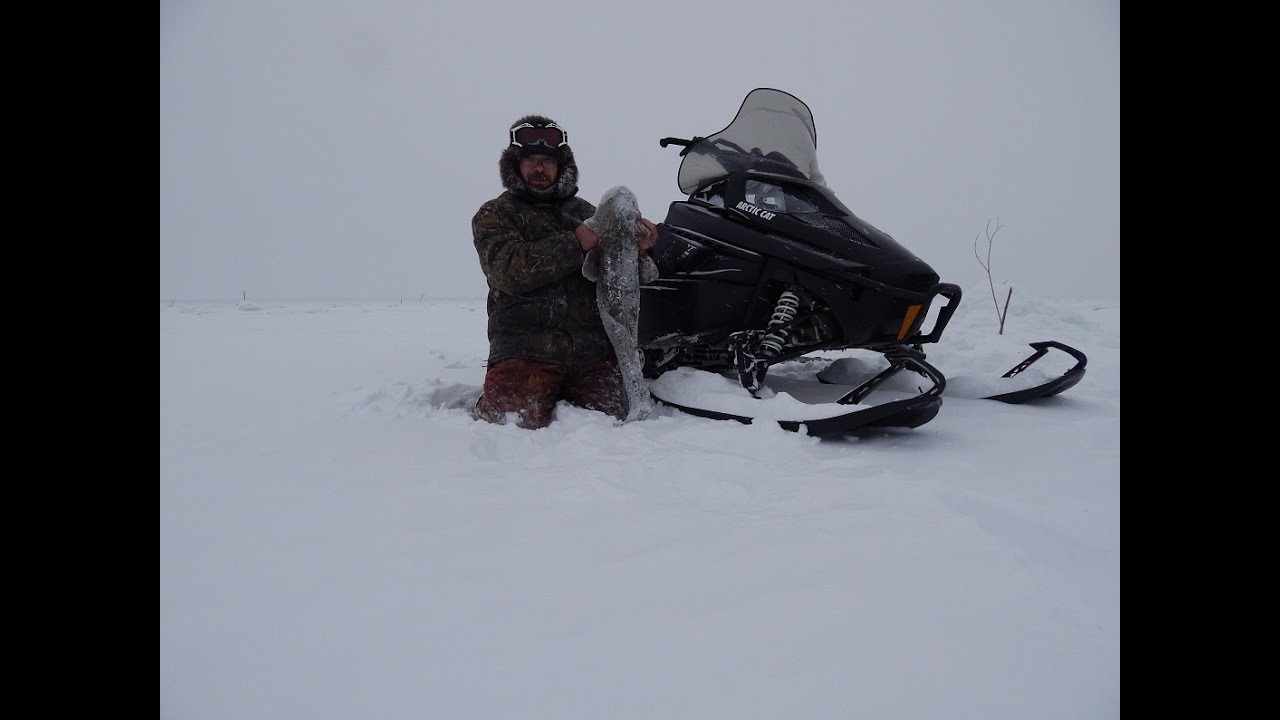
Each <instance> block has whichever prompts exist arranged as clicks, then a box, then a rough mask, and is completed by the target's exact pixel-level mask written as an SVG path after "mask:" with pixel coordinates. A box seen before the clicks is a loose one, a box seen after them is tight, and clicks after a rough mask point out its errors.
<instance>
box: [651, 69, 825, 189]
mask: <svg viewBox="0 0 1280 720" xmlns="http://www.w3.org/2000/svg"><path fill="white" fill-rule="evenodd" d="M748 170H755V171H757V172H766V173H774V174H777V175H789V176H791V177H796V178H801V179H803V180H808V181H810V182H813V183H816V184H818V185H824V186H825V185H826V181H825V180H824V179H823V177H822V173H821V172H819V171H818V131H817V130H816V129H815V128H814V125H813V113H811V112H809V106H808V105H805V104H804V103H803V102H801V101H800V99H799V98H797V97H795V96H794V95H791V94H790V93H785V92H782V91H781V90H774V89H772V88H757V89H755V90H752V91H751V92H749V93H747V97H746V99H745V100H743V101H742V107H741V108H740V109H739V110H738V115H737V116H736V117H735V118H734V119H733V122H731V123H729V126H728V127H726V128H725V129H723V130H721V131H720V132H718V133H715V134H714V135H711V136H709V137H706V138H704V139H702V140H701V141H699V142H697V143H695V144H694V145H693V146H691V147H690V148H689V150H688V153H687V154H686V155H685V157H684V161H683V162H681V163H680V172H679V174H678V175H677V176H676V182H677V183H679V185H680V191H681V192H683V193H685V194H686V195H691V194H693V193H694V192H695V191H697V190H698V189H699V188H701V187H703V186H705V185H707V184H708V183H710V182H712V181H713V180H716V179H717V178H722V177H724V176H725V175H728V174H729V173H732V172H745V171H748Z"/></svg>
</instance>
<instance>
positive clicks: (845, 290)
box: [639, 88, 1086, 435]
mask: <svg viewBox="0 0 1280 720" xmlns="http://www.w3.org/2000/svg"><path fill="white" fill-rule="evenodd" d="M659 142H660V144H661V145H662V146H663V147H667V146H668V145H677V146H681V147H683V148H684V149H683V150H681V151H680V155H681V156H682V157H683V158H684V159H683V160H682V162H681V164H680V169H679V172H678V176H677V182H678V184H679V186H680V191H681V192H682V193H684V194H685V195H687V196H688V199H686V200H681V201H676V202H673V203H671V205H670V208H669V210H668V213H667V216H666V219H665V221H664V222H662V223H659V224H658V230H659V233H658V238H659V239H658V244H657V247H656V248H655V249H654V253H653V256H654V259H655V260H656V261H657V264H658V268H659V270H660V273H661V274H660V276H659V278H658V279H657V280H655V281H653V282H651V283H648V284H646V285H645V286H643V287H642V288H641V302H640V322H639V342H640V347H641V349H642V352H643V354H644V360H645V363H644V374H645V376H646V377H647V378H649V379H650V391H651V393H652V394H653V396H654V397H655V398H656V399H657V400H659V401H660V402H662V403H663V404H665V405H668V406H672V407H676V408H678V409H680V410H683V411H685V412H688V413H691V414H695V415H701V416H704V417H712V418H718V419H730V420H738V421H741V422H751V421H753V420H759V419H769V420H774V421H777V422H778V423H779V424H780V425H781V426H782V427H784V428H787V429H789V430H801V429H804V430H805V431H807V432H808V433H809V434H810V435H842V434H852V433H857V432H858V431H860V430H863V429H867V428H884V427H906V428H914V427H919V426H920V425H923V424H925V423H927V422H929V421H930V420H932V419H933V418H934V417H935V416H936V415H937V414H938V411H939V409H940V408H941V407H942V395H943V391H944V389H945V388H946V378H945V377H944V376H943V374H942V372H940V371H939V370H938V369H937V368H935V367H934V366H932V365H931V364H929V362H928V361H927V360H926V359H925V352H924V350H923V348H924V346H925V345H927V344H930V343H936V342H938V341H939V340H940V339H941V337H942V333H943V331H944V330H945V329H946V327H947V323H948V322H949V321H950V320H951V316H952V315H953V314H954V313H955V310H956V308H957V307H958V306H959V302H960V298H961V291H960V288H959V287H958V286H956V285H954V284H951V283H944V282H940V279H939V277H938V274H937V273H936V272H934V270H933V268H931V267H930V266H929V265H928V264H927V263H925V262H924V261H923V260H921V259H920V258H918V257H916V256H915V255H914V254H912V253H911V252H910V251H909V250H907V249H906V248H905V247H903V246H902V245H900V244H898V242H897V241H896V240H894V239H893V238H892V237H890V236H889V235H887V234H885V233H883V232H881V231H880V230H878V229H876V228H875V227H873V226H872V225H870V224H869V223H867V222H866V221H864V220H862V219H861V218H859V217H858V216H856V215H854V214H853V212H852V211H850V210H849V208H847V207H846V206H845V205H844V204H843V203H842V202H841V201H840V200H839V199H838V198H837V197H836V196H835V194H834V193H833V192H832V191H831V190H830V189H829V188H828V187H827V186H826V182H825V180H824V178H823V176H822V174H821V172H820V171H819V170H818V163H817V132H816V130H815V127H814V123H813V115H812V114H811V113H810V111H809V108H808V106H807V105H805V104H804V103H803V102H802V101H800V100H799V99H798V98H796V97H795V96H793V95H791V94H789V93H786V92H782V91H780V90H775V89H771V88H758V89H755V90H752V91H751V92H750V93H748V94H747V97H746V99H745V100H743V103H742V107H741V108H740V109H739V110H738V114H737V116H736V117H735V118H734V120H733V122H732V123H730V124H729V125H728V126H727V127H726V128H725V129H723V130H721V131H719V132H717V133H715V134H713V135H710V136H708V137H693V138H691V139H680V138H663V139H662V140H661V141H659ZM1032 347H1033V349H1034V350H1035V352H1034V353H1033V354H1032V355H1030V356H1029V357H1027V358H1026V359H1025V360H1023V361H1022V362H1021V363H1019V364H1018V365H1016V366H1014V367H1013V368H1012V369H1010V370H1009V371H1008V372H1007V373H1005V375H1004V377H1006V378H1010V377H1013V376H1015V375H1018V374H1020V373H1022V372H1023V371H1024V370H1026V369H1027V368H1028V367H1030V366H1031V365H1032V364H1033V363H1035V362H1036V361H1037V360H1039V359H1040V358H1042V357H1044V356H1045V354H1047V353H1048V352H1050V351H1060V352H1065V353H1067V354H1068V355H1070V356H1071V357H1072V358H1074V359H1075V361H1076V362H1075V365H1073V366H1072V367H1071V368H1070V369H1068V370H1067V371H1066V372H1064V373H1062V374H1060V375H1058V376H1056V377H1053V378H1051V379H1049V380H1047V381H1044V382H1040V383H1038V384H1035V385H1033V386H1031V387H1019V388H1018V389H1017V390H1014V391H1011V392H1002V393H999V394H993V395H990V396H988V397H990V398H991V399H993V400H1000V401H1004V402H1012V403H1021V402H1027V401H1029V400H1034V399H1036V398H1039V397H1045V396H1049V395H1055V394H1058V393H1061V392H1063V391H1064V390H1067V389H1068V388H1070V387H1072V386H1073V385H1075V384H1076V383H1078V382H1079V381H1080V379H1081V378H1082V377H1083V376H1084V369H1085V364H1086V358H1085V356H1084V354H1083V353H1081V352H1080V351H1078V350H1076V349H1075V348H1071V347H1069V346H1067V345H1064V344H1062V343H1059V342H1056V341H1045V342H1039V343H1032ZM851 349H858V350H868V351H872V352H873V353H879V355H880V356H881V357H882V358H883V360H884V361H887V363H888V365H887V367H884V368H883V369H882V370H879V371H878V372H876V373H873V374H871V375H870V376H869V377H866V378H865V379H859V380H857V381H856V383H853V384H841V383H840V382H838V381H837V382H830V381H826V382H824V381H823V380H822V379H821V376H820V375H819V376H817V377H814V378H813V379H803V378H795V377H787V376H771V375H770V372H769V370H770V368H771V367H776V366H778V364H780V363H784V362H787V361H793V360H800V361H803V360H806V359H809V358H806V356H808V355H810V354H811V353H815V352H819V351H832V350H851ZM697 372H704V373H712V374H714V375H717V376H720V377H721V378H729V379H730V380H732V381H733V382H734V383H736V385H737V388H735V390H736V391H737V393H738V395H739V396H740V397H741V398H753V399H756V401H757V402H760V401H759V398H762V397H764V396H765V395H766V394H767V395H769V396H773V395H775V394H776V393H786V394H787V395H790V396H791V398H793V399H794V400H796V401H798V402H797V403H795V404H793V405H792V406H791V408H790V409H784V410H782V411H781V412H782V414H781V415H779V414H778V413H779V411H773V412H772V413H771V414H763V413H761V412H757V411H756V409H757V408H763V405H764V404H763V403H761V404H760V405H755V406H752V405H749V404H746V403H741V402H733V403H729V404H720V405H717V404H715V403H708V402H706V400H707V398H708V395H707V394H706V393H704V392H700V391H689V388H690V387H691V386H690V385H688V384H682V382H681V381H682V380H691V379H694V378H693V374H694V373H697ZM904 372H905V373H910V374H912V376H913V377H912V378H910V380H911V382H908V383H906V386H907V387H910V388H911V391H910V392H903V391H902V389H901V388H902V387H903V383H902V382H901V380H902V378H898V381H896V382H893V383H890V382H887V381H889V380H890V379H891V378H894V377H895V376H898V375H899V374H901V373H904ZM682 375H683V376H684V377H682ZM673 379H674V380H673ZM704 379H705V378H704ZM704 387H705V386H704ZM890 388H898V389H896V390H893V389H890ZM734 399H735V401H736V400H737V399H738V398H734Z"/></svg>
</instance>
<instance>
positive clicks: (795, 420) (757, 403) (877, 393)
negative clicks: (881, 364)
mask: <svg viewBox="0 0 1280 720" xmlns="http://www.w3.org/2000/svg"><path fill="white" fill-rule="evenodd" d="M886 357H887V358H888V359H889V362H890V364H889V367H887V368H885V369H884V370H882V371H881V372H880V373H878V374H876V375H875V376H873V377H870V378H868V379H866V380H865V381H863V382H860V383H858V384H857V385H851V384H841V383H833V382H823V383H818V382H813V381H809V380H800V379H795V378H787V377H778V376H770V377H768V378H767V379H765V380H764V381H763V382H762V384H761V386H760V388H759V390H758V393H752V395H751V396H750V397H748V396H747V395H746V393H745V391H743V389H742V388H740V387H738V379H736V378H734V374H733V373H724V374H722V375H720V376H718V377H719V378H720V379H721V380H722V381H723V385H722V387H724V388H725V389H726V391H727V394H728V397H727V399H726V400H723V401H721V402H720V403H717V398H718V397H724V396H717V394H716V393H715V392H711V393H708V392H706V391H705V389H698V388H695V389H694V390H692V391H685V392H683V393H682V390H681V386H680V385H679V384H678V383H679V380H678V379H677V380H676V381H672V382H666V380H667V377H668V376H666V375H664V376H663V377H660V378H659V379H658V380H656V381H654V382H653V383H651V384H650V392H651V393H652V394H653V396H654V398H655V399H656V400H658V401H660V402H661V403H662V404H664V405H667V406H669V407H673V408H675V409H677V410H680V411H682V412H686V413H689V414H690V415H696V416H698V417H706V418H712V419H715V420H736V421H738V422H741V423H744V424H750V423H753V422H756V421H770V420H772V421H774V422H777V423H778V425H779V426H781V427H782V428H783V429H785V430H790V431H792V432H799V431H804V432H806V433H807V434H809V435H811V436H823V437H825V436H836V435H856V434H858V433H859V432H861V431H864V430H876V429H881V428H888V427H899V428H916V427H919V426H921V425H923V424H925V423H927V422H929V421H930V420H932V419H933V418H934V416H936V415H937V414H938V411H939V410H940V409H941V407H942V392H943V390H944V389H945V387H946V379H945V378H944V377H943V375H942V373H941V372H939V371H938V370H937V369H936V368H934V367H933V366H932V365H930V364H928V363H927V362H925V361H924V358H923V355H922V354H921V353H919V352H918V351H915V350H911V349H909V348H905V347H904V348H898V349H896V350H894V351H890V352H888V353H886ZM903 370H908V371H913V372H915V373H918V374H919V375H920V376H922V377H923V378H924V380H926V381H927V383H928V387H925V388H920V387H917V388H915V392H903V391H895V390H891V389H886V388H884V387H883V385H884V383H885V381H886V380H888V379H889V378H891V377H893V376H895V375H898V374H899V373H900V372H902V371H903ZM698 372H701V371H697V370H694V369H692V368H679V369H677V370H674V371H671V375H674V376H676V377H677V378H679V376H680V375H681V374H682V373H683V374H684V375H685V377H686V378H687V377H691V374H692V373H698ZM901 384H902V383H901V382H899V383H898V385H901ZM705 387H706V386H705V385H704V386H703V388H705ZM765 398H769V399H765Z"/></svg>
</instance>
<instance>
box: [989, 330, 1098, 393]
mask: <svg viewBox="0 0 1280 720" xmlns="http://www.w3.org/2000/svg"><path fill="white" fill-rule="evenodd" d="M1031 347H1032V348H1034V349H1035V352H1034V353H1032V354H1031V355H1030V356H1028V357H1027V358H1026V359H1025V360H1023V361H1022V362H1020V363H1018V364H1017V365H1015V366H1013V367H1012V368H1010V369H1009V371H1008V372H1006V373H1005V374H1004V375H1001V376H1000V377H1004V378H1011V377H1014V376H1016V375H1018V374H1019V373H1021V372H1022V371H1023V370H1026V369H1027V368H1028V367H1031V365H1032V363H1034V362H1035V361H1037V360H1039V359H1040V358H1042V357H1044V356H1045V354H1046V353H1048V352H1049V351H1050V350H1061V351H1063V352H1065V353H1067V354H1068V355H1070V356H1071V357H1073V358H1075V359H1076V364H1075V365H1073V366H1072V367H1071V369H1069V370H1067V371H1066V372H1064V373H1063V374H1061V375H1059V376H1058V377H1056V378H1053V379H1051V380H1049V381H1047V382H1043V383H1040V384H1039V385H1035V386H1033V387H1029V388H1024V389H1021V390H1015V391H1012V392H1007V393H1000V394H997V395H988V396H987V399H988V400H999V401H1000V402H1007V403H1013V404H1018V403H1024V402H1027V401H1028V400H1035V399H1036V398H1042V397H1050V396H1052V395H1057V394H1058V393H1060V392H1062V391H1063V390H1067V389H1069V388H1071V387H1072V386H1074V385H1075V384H1076V383H1078V382H1080V379H1081V378H1083V377H1084V366H1085V363H1086V362H1088V359H1087V358H1086V357H1085V354H1084V353H1082V352H1080V351H1079V350H1077V349H1075V348H1073V347H1071V346H1070V345H1064V344H1062V343H1060V342H1058V341H1056V340H1044V341H1041V342H1033V343H1031Z"/></svg>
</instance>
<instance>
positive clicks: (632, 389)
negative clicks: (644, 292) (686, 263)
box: [582, 185, 658, 422]
mask: <svg viewBox="0 0 1280 720" xmlns="http://www.w3.org/2000/svg"><path fill="white" fill-rule="evenodd" d="M586 225H587V227H589V228H591V230H592V231H594V232H595V234H596V237H597V238H599V242H598V244H597V245H596V247H595V248H594V249H592V250H591V251H590V252H588V253H587V256H586V258H585V259H584V260H583V262H582V274H583V275H584V276H586V278H587V279H588V280H590V281H592V282H594V283H595V284H596V304H597V305H598V306H599V308H600V319H601V320H602V321H603V322H604V330H605V332H606V333H607V334H608V335H609V340H610V342H612V343H613V350H614V353H615V354H616V355H617V356H618V370H619V372H620V373H621V374H622V386H623V389H624V390H625V391H626V394H627V416H626V418H625V419H624V420H623V422H630V421H632V420H643V419H644V418H645V417H646V416H648V414H649V413H650V412H652V410H653V398H652V396H650V395H649V383H648V382H647V381H645V379H644V372H643V370H644V357H643V355H642V354H641V352H640V347H639V343H638V341H637V331H638V329H639V325H640V286H641V285H643V284H644V283H647V282H652V281H653V280H654V279H656V278H657V277H658V266H657V264H656V263H654V262H653V259H652V258H650V257H647V256H646V257H644V258H641V257H640V248H639V246H638V245H636V235H637V234H638V233H642V232H644V231H645V226H644V224H642V223H641V222H640V205H639V203H638V202H636V196H635V195H634V194H633V193H632V192H631V190H630V189H629V188H627V187H626V186H625V185H619V186H617V187H614V188H610V189H609V190H608V191H606V192H605V194H604V195H603V196H601V198H600V204H599V205H597V206H596V214H595V215H593V216H592V217H591V218H590V219H588V220H587V221H586Z"/></svg>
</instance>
